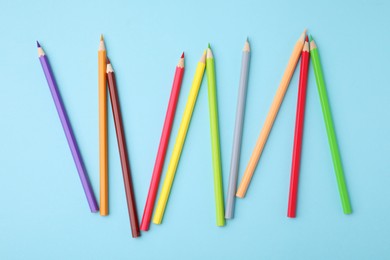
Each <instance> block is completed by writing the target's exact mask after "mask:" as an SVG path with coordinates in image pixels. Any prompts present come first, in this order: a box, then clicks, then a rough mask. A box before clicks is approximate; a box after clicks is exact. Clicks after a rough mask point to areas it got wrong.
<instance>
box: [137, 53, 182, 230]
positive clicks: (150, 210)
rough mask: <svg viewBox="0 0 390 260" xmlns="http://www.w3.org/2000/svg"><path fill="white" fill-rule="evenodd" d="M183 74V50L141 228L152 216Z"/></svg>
mask: <svg viewBox="0 0 390 260" xmlns="http://www.w3.org/2000/svg"><path fill="white" fill-rule="evenodd" d="M183 74H184V52H183V54H182V55H181V58H180V60H179V63H178V64H177V67H176V72H175V78H174V79H173V84H172V91H171V97H170V98H169V103H168V109H167V114H166V116H165V121H164V127H163V130H162V134H161V139H160V145H159V147H158V152H157V157H156V162H155V164H154V169H153V175H152V179H151V181H150V187H149V192H148V197H147V199H146V204H145V209H144V215H143V217H142V222H141V230H142V231H148V230H149V225H150V219H151V218H152V214H153V208H154V203H155V201H156V195H157V191H158V185H159V183H160V177H161V171H162V168H163V166H164V160H165V155H166V153H167V148H168V142H169V136H170V135H171V129H172V124H173V119H174V117H175V111H176V106H177V101H178V98H179V93H180V87H181V82H182V79H183Z"/></svg>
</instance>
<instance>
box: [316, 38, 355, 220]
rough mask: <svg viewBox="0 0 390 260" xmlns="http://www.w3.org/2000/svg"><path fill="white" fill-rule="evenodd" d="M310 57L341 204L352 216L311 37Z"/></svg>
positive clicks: (326, 97)
mask: <svg viewBox="0 0 390 260" xmlns="http://www.w3.org/2000/svg"><path fill="white" fill-rule="evenodd" d="M310 57H311V60H312V64H313V67H314V74H315V77H316V82H317V88H318V93H319V95H320V100H321V107H322V113H323V115H324V120H325V126H326V132H327V134H328V141H329V146H330V151H331V153H332V159H333V166H334V170H335V173H336V179H337V185H338V187H339V193H340V198H341V204H342V206H343V211H344V214H351V213H352V209H351V203H350V201H349V196H348V190H347V185H346V183H345V177H344V171H343V166H342V164H341V158H340V151H339V148H338V145H337V139H336V133H335V130H334V126H333V120H332V114H331V112H330V106H329V99H328V95H327V93H326V86H325V81H324V75H323V73H322V68H321V63H320V56H319V54H318V49H317V45H316V43H315V42H314V40H313V38H312V37H311V35H310Z"/></svg>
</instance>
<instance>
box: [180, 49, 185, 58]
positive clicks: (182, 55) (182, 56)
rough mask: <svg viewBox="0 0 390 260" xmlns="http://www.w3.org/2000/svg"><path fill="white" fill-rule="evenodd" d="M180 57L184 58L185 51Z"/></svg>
mask: <svg viewBox="0 0 390 260" xmlns="http://www.w3.org/2000/svg"><path fill="white" fill-rule="evenodd" d="M180 58H182V59H183V58H184V51H183V53H182V54H181V57H180Z"/></svg>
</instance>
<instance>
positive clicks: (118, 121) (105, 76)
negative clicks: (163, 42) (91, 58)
mask: <svg viewBox="0 0 390 260" xmlns="http://www.w3.org/2000/svg"><path fill="white" fill-rule="evenodd" d="M309 39H310V40H309ZM37 47H38V56H39V60H40V62H41V65H42V69H43V72H44V75H45V77H46V80H47V82H48V85H49V89H50V92H51V95H52V97H53V100H54V104H55V106H56V109H57V112H58V115H59V117H60V122H61V124H62V127H63V129H64V132H65V137H66V139H67V141H68V144H69V147H70V150H71V153H72V156H73V159H74V161H75V164H76V169H77V171H78V174H79V177H80V180H81V184H82V187H83V189H84V192H85V195H86V198H87V202H88V205H89V208H90V210H91V212H98V211H99V212H100V215H101V216H107V215H108V214H109V203H108V201H109V196H108V195H109V190H108V135H107V120H108V115H107V89H108V92H109V96H110V103H111V107H112V113H113V120H114V124H115V130H116V136H117V142H118V151H119V155H120V163H121V166H122V174H123V182H124V187H125V194H126V200H127V208H128V214H129V219H130V227H131V233H132V236H133V237H134V238H136V237H139V236H140V235H141V230H142V231H148V230H149V228H150V222H151V221H152V222H153V223H154V224H161V223H162V219H163V216H164V213H165V211H166V208H167V204H168V198H169V196H170V193H171V189H172V186H173V180H174V178H175V175H176V174H177V168H178V165H179V161H180V156H181V154H182V152H183V148H184V143H185V140H186V136H187V132H188V129H189V126H190V122H191V117H192V114H193V112H194V109H195V105H196V101H197V98H198V93H199V90H200V87H201V84H202V80H203V76H204V74H205V72H206V75H207V83H208V104H209V117H210V134H211V138H210V140H211V155H212V158H211V161H212V169H210V178H211V176H213V186H214V200H215V217H216V225H217V226H224V225H225V223H226V220H229V219H233V218H234V210H235V203H236V199H235V197H239V198H244V197H245V195H246V194H247V191H248V188H249V184H250V183H251V180H252V177H253V175H254V173H255V170H256V167H257V164H258V162H259V160H260V157H261V155H262V153H263V151H264V148H265V145H266V142H267V139H268V136H269V134H270V132H271V129H272V126H273V124H274V122H275V120H276V117H277V115H278V111H279V109H280V107H281V105H282V102H283V99H284V96H285V94H286V92H287V89H288V87H289V85H290V81H291V79H292V76H293V74H294V72H295V70H296V67H297V64H298V61H299V60H301V63H300V73H299V83H298V100H297V107H296V122H295V133H294V145H293V150H292V165H291V179H290V190H289V197H288V208H287V216H288V217H289V218H295V217H296V215H297V214H296V212H297V201H298V180H299V172H300V161H301V151H302V140H303V133H304V131H303V127H304V117H305V103H306V92H307V85H308V69H309V65H310V62H309V60H310V59H311V64H313V69H314V75H315V79H316V83H317V89H318V94H319V99H320V103H321V108H322V112H323V118H324V122H325V128H326V132H327V136H328V141H329V146H330V153H331V156H332V160H333V165H334V171H335V175H336V180H337V185H338V190H339V194H340V199H341V205H342V209H343V212H344V214H351V213H352V207H351V203H350V200H349V194H348V190H347V185H346V180H345V176H344V171H343V167H342V163H341V154H340V151H339V147H338V144H337V138H336V132H335V126H334V123H333V119H332V114H331V108H330V102H329V98H328V95H327V90H326V85H325V79H324V73H323V70H322V67H321V62H320V57H319V51H318V47H317V45H316V43H315V42H314V40H313V38H312V37H311V36H310V37H308V36H307V35H306V30H305V31H304V32H303V33H302V34H301V35H300V37H299V38H298V41H297V42H296V44H295V46H294V48H293V51H292V54H291V57H290V59H289V61H288V63H287V67H286V69H285V71H284V74H283V76H282V80H281V82H280V85H279V87H278V88H277V90H276V94H275V97H274V100H273V102H272V104H271V107H270V109H269V112H268V115H267V117H266V119H265V122H264V125H263V128H262V130H261V131H260V135H259V137H258V140H257V142H256V144H255V146H254V149H253V152H252V155H251V157H250V159H249V162H248V164H247V166H246V169H245V171H244V173H243V175H242V178H241V181H240V183H239V184H238V176H239V166H240V155H241V153H242V151H241V143H242V137H243V126H244V118H245V110H246V108H245V107H246V104H245V103H246V96H247V90H248V87H249V75H250V69H249V67H250V61H251V49H252V47H253V46H251V45H250V44H249V40H248V39H246V41H245V43H244V48H243V50H242V62H241V73H240V80H239V84H238V100H237V110H236V117H235V118H236V119H235V125H234V134H233V141H232V146H233V147H232V151H231V161H230V175H229V178H228V180H229V184H228V188H227V194H226V205H225V199H224V188H223V176H224V175H223V172H222V160H221V140H220V136H219V116H218V115H219V113H218V102H217V101H218V99H217V90H218V89H217V85H218V84H217V74H216V63H217V61H218V57H214V55H213V52H212V50H211V47H210V44H209V45H208V47H207V48H206V50H205V51H204V52H203V54H202V55H201V57H200V60H199V62H198V64H197V67H196V70H195V72H194V78H193V81H192V86H191V88H190V92H189V95H188V99H187V103H186V105H185V109H184V111H183V115H182V119H181V123H180V126H179V129H178V133H177V137H176V141H175V143H174V146H173V150H172V154H171V157H170V159H169V163H168V168H167V171H166V173H165V175H164V181H163V183H162V186H161V190H160V194H159V196H158V199H157V195H158V190H159V186H160V179H161V177H162V173H163V166H164V163H165V158H166V153H167V149H168V145H169V142H170V135H171V130H172V127H173V122H174V119H175V115H176V107H177V104H178V100H179V96H180V89H181V87H182V81H183V77H184V67H185V66H184V52H183V53H182V55H181V57H180V58H179V62H178V63H177V65H176V70H175V74H174V78H173V83H172V89H171V94H170V98H169V102H168V106H167V111H166V116H165V121H164V125H163V127H162V133H161V138H160V143H159V146H158V149H157V155H156V160H155V164H154V168H153V172H152V175H151V180H150V187H149V191H148V194H147V199H146V203H145V206H144V212H143V217H142V221H141V225H139V221H138V213H137V207H136V200H135V194H134V193H135V192H134V184H133V181H132V177H131V175H132V174H133V173H131V169H130V163H129V155H128V151H127V145H126V137H125V130H124V124H123V119H122V114H121V109H120V101H119V93H118V89H117V83H116V78H115V72H114V69H113V66H112V64H111V61H110V60H109V59H108V57H107V50H106V46H105V43H104V38H103V35H102V36H101V38H100V44H99V49H98V98H99V100H98V104H99V110H98V111H99V125H98V129H99V164H100V175H99V176H100V210H99V206H98V203H97V201H96V198H95V195H94V192H93V190H92V186H91V184H90V182H89V178H88V175H87V171H86V168H85V165H84V163H83V160H82V157H81V153H80V150H79V148H78V145H77V142H76V138H75V136H74V134H73V130H72V127H71V125H70V121H69V118H68V115H67V113H66V110H65V106H64V103H63V101H62V99H61V96H60V91H59V88H58V86H57V82H56V80H55V78H54V73H53V71H52V69H51V67H50V64H49V61H48V58H47V56H46V54H45V52H44V51H43V48H42V47H41V45H40V43H38V42H37ZM218 76H221V75H218ZM166 84H167V83H164V85H166ZM219 91H225V90H223V89H220V90H219ZM122 101H123V100H122ZM183 174H184V173H183ZM225 177H226V176H225ZM156 199H157V204H156V205H155V202H156ZM210 200H212V198H210ZM153 212H154V215H153ZM211 214H212V213H211V212H210V215H211Z"/></svg>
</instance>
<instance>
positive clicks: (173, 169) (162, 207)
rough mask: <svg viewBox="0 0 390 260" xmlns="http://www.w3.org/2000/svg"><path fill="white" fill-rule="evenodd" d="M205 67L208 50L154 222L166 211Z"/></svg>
mask: <svg viewBox="0 0 390 260" xmlns="http://www.w3.org/2000/svg"><path fill="white" fill-rule="evenodd" d="M205 67H206V52H205V53H203V55H202V57H201V58H200V61H199V62H198V65H197V67H196V71H195V76H194V79H193V81H192V86H191V90H190V94H189V96H188V100H187V104H186V107H185V109H184V113H183V117H182V120H181V123H180V127H179V131H178V133H177V137H176V142H175V145H174V147H173V151H172V155H171V159H170V161H169V165H168V170H167V173H166V174H165V179H164V182H163V185H162V188H161V192H160V197H159V199H158V201H157V207H156V210H155V212H154V216H153V223H154V224H161V222H162V219H163V217H164V212H165V209H166V207H167V203H168V198H169V194H170V192H171V188H172V184H173V179H174V178H175V174H176V170H177V166H178V165H179V160H180V156H181V152H182V150H183V146H184V141H185V139H186V135H187V131H188V127H189V125H190V121H191V117H192V112H193V111H194V107H195V103H196V99H197V96H198V92H199V88H200V85H201V83H202V79H203V74H204V70H205Z"/></svg>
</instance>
